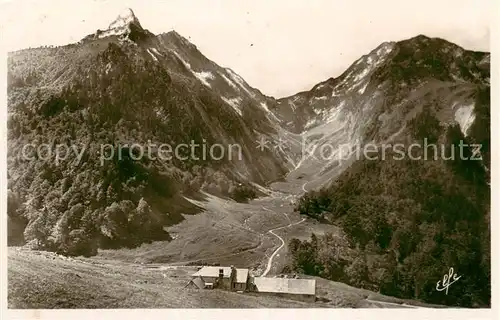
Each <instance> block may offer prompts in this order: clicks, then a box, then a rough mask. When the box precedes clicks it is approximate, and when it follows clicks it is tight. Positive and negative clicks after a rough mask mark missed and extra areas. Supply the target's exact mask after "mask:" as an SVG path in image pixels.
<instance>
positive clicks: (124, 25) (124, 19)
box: [92, 8, 151, 41]
mask: <svg viewBox="0 0 500 320" xmlns="http://www.w3.org/2000/svg"><path fill="white" fill-rule="evenodd" d="M148 35H151V33H150V32H149V31H147V30H145V29H143V28H142V26H141V23H140V22H139V19H137V17H136V16H135V14H134V11H133V10H132V9H130V8H127V9H125V10H123V11H122V12H121V13H120V14H119V15H118V17H116V19H115V20H113V22H111V23H110V24H109V26H108V28H107V29H106V30H104V31H103V30H97V32H96V33H95V34H94V35H92V38H105V37H110V36H116V37H118V38H120V39H122V40H125V39H129V40H132V41H136V40H140V39H143V38H145V37H147V36H148Z"/></svg>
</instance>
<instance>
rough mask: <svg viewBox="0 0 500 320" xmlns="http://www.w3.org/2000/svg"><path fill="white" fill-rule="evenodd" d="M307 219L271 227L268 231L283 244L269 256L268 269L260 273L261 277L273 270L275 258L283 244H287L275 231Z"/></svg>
mask: <svg viewBox="0 0 500 320" xmlns="http://www.w3.org/2000/svg"><path fill="white" fill-rule="evenodd" d="M305 220H306V219H305V218H304V219H302V220H300V221H298V222H295V223H290V224H289V225H286V226H282V227H279V228H275V229H271V230H269V231H268V232H269V233H270V234H272V235H273V236H275V237H276V238H278V239H279V240H280V241H281V245H280V246H279V247H278V248H277V249H276V250H274V252H273V254H272V255H271V256H270V257H269V260H268V261H267V267H266V270H264V272H263V273H262V274H261V275H260V276H261V277H265V276H266V275H267V274H268V273H269V271H270V270H271V267H272V265H273V258H274V257H275V256H276V254H277V253H278V252H279V251H280V250H281V248H283V246H284V245H285V241H284V240H283V238H282V237H280V236H278V235H277V234H276V233H274V231H277V230H280V229H284V228H289V227H291V226H294V225H298V224H300V223H302V222H304V221H305Z"/></svg>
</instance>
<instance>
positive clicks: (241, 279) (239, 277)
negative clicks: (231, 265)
mask: <svg viewBox="0 0 500 320" xmlns="http://www.w3.org/2000/svg"><path fill="white" fill-rule="evenodd" d="M247 279H248V269H236V280H235V281H236V283H246V282H247Z"/></svg>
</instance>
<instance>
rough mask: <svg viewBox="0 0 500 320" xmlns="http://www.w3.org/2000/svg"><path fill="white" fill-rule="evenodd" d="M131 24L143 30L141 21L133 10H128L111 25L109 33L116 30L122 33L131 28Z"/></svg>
mask: <svg viewBox="0 0 500 320" xmlns="http://www.w3.org/2000/svg"><path fill="white" fill-rule="evenodd" d="M130 24H135V25H136V26H138V27H139V28H141V29H142V26H141V23H140V22H139V19H137V17H136V16H135V14H134V11H132V9H130V8H127V9H125V10H124V11H123V12H121V13H120V14H119V15H118V17H117V18H116V19H115V20H114V21H113V22H111V23H110V24H109V27H108V31H111V30H114V31H117V32H122V31H124V30H126V29H128V28H129V27H130Z"/></svg>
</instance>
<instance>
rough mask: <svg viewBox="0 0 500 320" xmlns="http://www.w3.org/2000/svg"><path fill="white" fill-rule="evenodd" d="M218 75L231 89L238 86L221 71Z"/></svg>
mask: <svg viewBox="0 0 500 320" xmlns="http://www.w3.org/2000/svg"><path fill="white" fill-rule="evenodd" d="M219 75H220V76H221V77H222V79H224V80H225V81H226V82H227V83H228V84H229V85H230V86H231V87H232V88H233V89H235V90H238V86H237V85H236V84H235V83H234V82H233V81H231V79H229V78H228V77H226V76H225V75H224V74H222V73H219Z"/></svg>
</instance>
